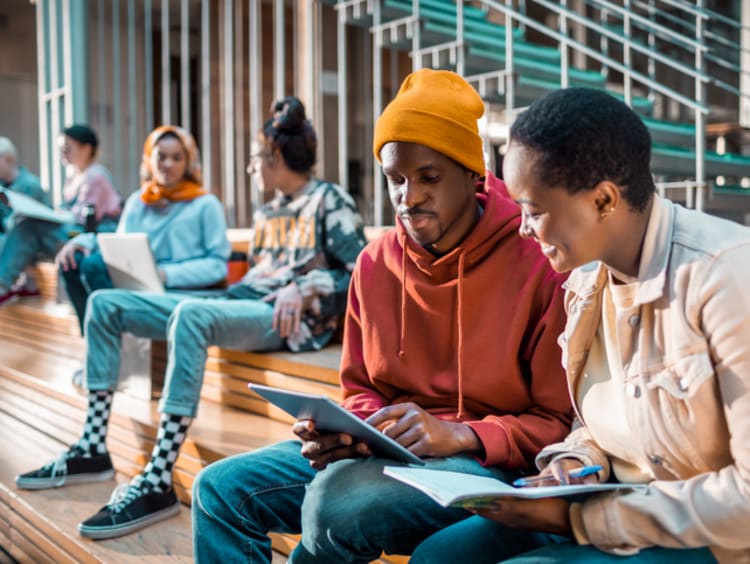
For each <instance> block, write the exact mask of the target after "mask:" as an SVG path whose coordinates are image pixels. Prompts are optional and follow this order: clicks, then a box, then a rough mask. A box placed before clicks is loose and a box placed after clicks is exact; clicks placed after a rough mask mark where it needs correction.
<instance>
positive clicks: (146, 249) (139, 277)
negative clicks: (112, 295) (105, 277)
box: [96, 233, 164, 294]
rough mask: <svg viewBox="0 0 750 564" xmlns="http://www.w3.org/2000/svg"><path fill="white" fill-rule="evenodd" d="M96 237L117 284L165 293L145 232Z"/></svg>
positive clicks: (116, 285) (129, 288)
mask: <svg viewBox="0 0 750 564" xmlns="http://www.w3.org/2000/svg"><path fill="white" fill-rule="evenodd" d="M96 239H97V241H98V243H99V251H100V252H101V253H102V258H103V259H104V262H105V264H106V265H107V270H108V271H109V276H110V278H112V285H113V286H114V287H115V288H122V289H124V290H138V291H143V292H155V293H158V294H163V293H164V284H163V283H162V281H161V278H159V269H158V267H157V266H156V260H155V259H154V254H153V253H152V252H151V246H150V245H149V243H148V235H147V234H146V233H99V234H98V235H97V236H96Z"/></svg>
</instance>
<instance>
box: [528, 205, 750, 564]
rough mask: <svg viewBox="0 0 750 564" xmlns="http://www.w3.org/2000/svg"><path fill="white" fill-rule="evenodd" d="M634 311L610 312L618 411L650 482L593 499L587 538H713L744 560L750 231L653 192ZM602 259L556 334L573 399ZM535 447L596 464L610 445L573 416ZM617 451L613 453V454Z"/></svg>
mask: <svg viewBox="0 0 750 564" xmlns="http://www.w3.org/2000/svg"><path fill="white" fill-rule="evenodd" d="M642 257H643V259H642V261H643V262H642V264H641V266H640V272H639V276H638V279H639V286H638V289H637V292H636V299H635V303H634V306H633V309H632V311H629V312H627V315H625V316H621V317H620V318H619V319H618V320H617V324H618V333H619V335H620V341H621V347H622V350H621V356H622V358H621V361H622V366H623V370H624V372H625V379H626V386H625V394H626V414H627V418H628V423H629V425H630V428H631V429H633V431H634V434H635V435H637V437H638V441H637V442H634V443H633V444H632V448H633V449H637V450H638V451H640V452H641V453H642V454H644V455H645V456H646V457H647V458H648V460H649V463H650V468H651V471H652V472H653V475H654V476H655V477H656V480H655V481H653V482H651V483H650V484H649V486H648V487H647V488H646V489H645V490H643V491H639V492H631V493H627V494H621V495H617V494H612V495H610V494H602V495H597V496H593V497H590V498H588V499H587V500H586V501H585V502H584V503H583V506H582V511H581V516H582V521H583V528H584V529H585V535H586V536H587V537H588V539H589V540H590V542H591V543H592V544H594V545H595V546H597V547H599V548H600V549H602V550H606V551H608V552H614V553H619V554H628V553H630V554H632V553H635V552H637V551H638V549H639V548H645V547H651V546H664V547H701V546H708V547H710V548H711V550H712V551H713V553H714V555H715V556H716V557H717V558H718V559H719V560H720V561H721V562H732V563H734V562H750V229H747V228H745V227H742V226H740V225H737V224H734V223H731V222H728V221H724V220H720V219H718V218H715V217H711V216H708V215H705V214H702V213H700V212H696V211H693V210H686V209H685V208H683V207H680V206H677V205H675V204H673V203H671V202H670V201H668V200H665V199H663V198H660V197H656V199H655V201H654V206H653V210H652V212H651V217H650V220H649V226H648V229H647V233H646V237H645V240H644V249H643V253H642ZM607 274H608V273H607V269H606V267H604V266H603V265H601V264H600V263H592V264H590V265H586V266H584V267H581V268H579V269H576V270H575V271H574V272H573V273H572V274H571V276H570V278H569V279H568V281H567V282H566V284H565V288H566V297H565V301H566V311H567V314H568V321H567V325H566V328H565V332H564V333H563V334H562V335H561V336H560V340H559V342H560V345H561V347H562V350H563V363H564V365H565V367H566V370H567V376H568V386H569V390H570V392H571V396H572V397H573V398H575V397H576V393H575V392H576V390H577V386H578V384H579V382H580V381H581V378H582V377H583V376H582V374H583V368H584V366H585V364H586V358H587V354H588V350H589V347H590V346H591V342H592V340H593V338H594V336H595V333H596V330H597V327H598V324H599V322H600V320H601V304H602V289H603V287H604V285H605V283H606V280H607ZM576 411H577V416H578V422H577V425H576V426H575V427H574V430H573V431H572V432H571V434H570V435H569V436H568V438H567V439H566V440H565V441H564V442H562V443H557V444H554V445H550V446H548V447H547V448H545V449H544V450H542V452H541V453H540V454H539V456H538V458H537V464H538V466H539V467H540V468H541V467H544V466H545V465H546V464H548V463H549V461H550V460H552V459H553V458H554V457H556V456H560V455H563V454H567V455H572V456H574V457H576V458H580V459H581V460H583V461H584V462H586V463H588V464H601V465H602V466H603V468H604V470H603V472H602V475H601V476H600V477H601V478H602V479H603V480H606V479H608V477H609V471H610V465H609V461H608V453H607V452H604V451H603V450H601V449H600V448H599V447H598V445H597V443H596V442H595V441H594V439H593V437H592V435H591V433H590V432H589V430H588V428H587V427H586V421H583V420H582V419H581V416H580V413H578V407H577V406H576ZM611 454H617V453H611Z"/></svg>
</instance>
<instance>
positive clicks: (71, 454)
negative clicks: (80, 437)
mask: <svg viewBox="0 0 750 564" xmlns="http://www.w3.org/2000/svg"><path fill="white" fill-rule="evenodd" d="M82 455H83V450H82V449H81V447H79V446H78V445H73V446H72V447H70V448H69V449H68V450H66V451H65V452H63V453H61V454H60V456H58V457H57V458H55V459H54V460H50V461H49V462H48V463H47V464H45V465H44V466H43V467H42V470H49V472H50V479H54V478H59V479H60V482H59V483H58V485H62V484H64V483H65V476H67V475H68V460H69V459H71V458H77V457H79V456H82Z"/></svg>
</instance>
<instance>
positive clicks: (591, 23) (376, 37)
mask: <svg viewBox="0 0 750 564" xmlns="http://www.w3.org/2000/svg"><path fill="white" fill-rule="evenodd" d="M355 2H356V3H358V4H359V5H360V6H362V9H363V10H368V13H369V14H371V15H372V17H373V20H372V23H373V26H372V28H371V29H372V35H373V107H372V111H373V119H377V116H378V115H379V114H380V112H381V111H382V105H383V104H382V78H381V76H380V73H381V69H380V65H381V61H380V58H379V56H380V55H379V54H380V51H381V49H383V48H385V47H387V41H386V40H385V39H387V38H388V37H389V35H388V34H391V33H392V34H396V33H397V31H396V27H397V26H403V25H404V21H406V20H408V22H409V26H410V27H409V29H408V30H407V31H406V35H407V36H408V37H409V38H410V39H411V56H412V66H413V68H414V69H417V68H419V67H420V66H422V65H423V64H428V65H432V66H446V65H447V66H450V67H452V68H453V69H454V70H456V72H458V73H459V74H463V75H465V74H466V73H465V64H466V53H467V51H468V49H469V47H470V44H471V42H470V41H467V40H466V38H465V34H464V31H465V29H466V20H465V15H464V13H463V2H461V1H459V2H457V4H456V12H455V22H456V23H455V38H454V39H453V40H451V41H446V42H444V43H440V44H437V45H424V44H422V42H421V36H420V30H421V23H420V22H421V21H422V18H421V16H420V12H419V2H418V0H413V6H414V8H413V13H412V14H411V17H407V18H401V19H400V20H395V19H394V20H392V21H383V19H382V17H381V16H380V6H381V3H380V2H376V1H373V0H359V2H357V0H349V1H348V2H346V4H343V3H342V4H339V5H338V6H337V9H339V10H340V12H339V14H340V16H342V13H343V10H344V9H345V8H344V6H346V9H351V6H352V4H353V3H355ZM365 2H366V4H365ZM480 4H481V6H482V8H483V9H485V10H487V11H488V13H489V14H490V16H499V17H491V18H490V19H492V20H493V21H498V20H500V21H503V22H504V26H505V35H504V40H498V42H497V48H498V50H501V52H503V53H504V54H505V58H504V62H503V63H498V68H497V69H496V70H494V71H487V72H483V73H481V74H477V75H476V76H467V79H469V80H470V82H472V84H474V85H475V86H476V87H477V89H478V90H479V91H480V94H482V95H483V96H484V97H487V96H488V95H489V94H490V92H491V93H492V94H495V95H497V96H498V97H501V98H502V100H503V103H504V109H505V115H506V119H507V120H508V121H510V120H512V119H513V117H514V115H515V113H516V112H515V110H516V107H517V102H516V88H517V83H518V78H519V74H518V72H516V69H515V65H514V60H515V57H514V51H515V49H514V42H515V41H516V40H515V39H514V33H513V31H514V30H515V29H523V30H524V32H525V31H527V30H532V31H534V32H535V33H537V34H540V35H542V36H543V37H545V38H546V39H547V40H549V41H552V42H554V43H555V44H557V45H558V49H559V51H560V87H567V86H568V85H569V84H570V73H571V70H573V69H574V68H575V67H574V66H573V65H572V63H571V61H573V60H575V61H581V60H584V61H592V62H593V65H598V68H599V70H600V71H601V73H602V74H603V75H604V76H605V78H609V77H610V76H611V71H617V72H618V73H620V75H621V77H622V78H621V82H619V83H618V84H617V85H615V84H613V82H612V80H611V78H610V79H609V82H608V84H607V87H608V88H613V87H614V88H617V87H618V86H619V87H620V88H621V89H622V95H623V98H624V100H625V102H626V103H628V104H632V103H633V100H634V98H635V96H637V95H643V96H646V97H648V99H649V100H651V101H652V102H653V101H654V100H656V99H657V98H659V99H660V100H661V102H662V104H661V105H662V106H665V105H666V104H672V105H674V104H677V105H678V106H679V107H680V108H682V110H681V114H689V115H690V116H691V121H692V122H693V124H694V129H695V136H694V143H695V167H694V171H693V177H692V178H688V179H682V180H679V179H678V180H675V179H672V178H669V179H664V182H662V183H660V185H659V188H660V190H662V191H663V190H671V189H674V188H677V187H680V188H681V189H684V190H685V193H686V204H687V205H688V206H689V207H692V206H694V207H696V208H699V209H702V208H703V205H704V199H705V194H706V188H707V183H706V174H705V152H706V136H705V126H706V121H707V116H708V114H709V113H710V108H709V106H708V103H707V97H706V89H707V87H708V86H712V87H715V88H718V89H720V90H723V91H725V92H727V93H729V94H731V95H733V96H736V97H737V98H738V100H739V102H740V103H745V102H747V101H748V100H750V93H749V92H748V89H750V88H747V87H746V88H744V89H743V85H742V78H743V77H744V76H745V75H747V73H748V71H747V70H746V69H745V70H743V69H742V68H741V66H740V60H739V59H740V55H742V54H745V53H747V52H748V49H746V48H742V47H741V46H740V40H741V38H740V35H741V33H742V32H743V30H747V29H748V26H743V25H742V24H741V23H740V22H737V21H734V20H733V19H732V18H728V17H726V16H723V15H722V14H718V13H716V12H714V11H711V10H708V9H706V8H705V7H704V0H696V2H695V4H690V3H687V2H684V1H676V0H622V1H621V2H620V3H615V2H613V1H610V0H579V2H578V8H579V9H577V10H576V9H572V8H570V7H568V2H567V0H566V1H562V2H552V1H549V0H523V2H517V1H516V2H514V1H513V0H481V2H480ZM581 5H583V6H584V7H586V8H587V10H583V9H580V8H581ZM532 7H533V8H536V12H538V11H539V9H540V8H541V9H542V10H543V11H546V12H547V13H549V14H552V15H554V16H555V18H556V20H557V26H556V27H550V26H549V25H545V23H543V22H541V21H539V20H538V19H535V18H531V17H529V16H528V15H527V13H528V12H529V10H530V8H532ZM402 20H403V21H402ZM613 20H614V25H613ZM345 24H346V18H345V17H340V25H345ZM572 35H575V36H572ZM579 37H584V38H587V39H584V40H579V39H577V38H579ZM595 38H600V41H601V43H600V49H596V48H594V47H593V46H592V44H591V40H592V39H595ZM665 46H668V49H667V48H665ZM615 47H616V48H615ZM340 48H341V47H340ZM666 51H668V52H669V53H670V54H669V55H666V54H665V52H666ZM614 52H617V53H619V56H617V57H615V56H613V55H612V54H610V53H614ZM675 53H678V55H675ZM637 61H639V62H643V61H645V62H643V64H640V65H639V64H636V62H637ZM712 65H713V66H716V67H718V68H721V69H724V70H725V71H726V72H728V73H729V74H731V75H732V76H733V77H736V78H737V81H736V83H734V82H733V81H731V80H726V79H724V78H720V77H719V76H717V73H712V72H709V66H712ZM657 70H660V71H661V73H662V74H665V70H666V73H668V74H669V75H670V76H671V77H674V76H677V77H679V79H678V80H671V81H665V80H661V79H660V78H659V76H658V74H659V73H658V72H657ZM339 72H345V71H342V69H339ZM749 82H750V81H749ZM684 83H689V84H691V85H692V86H691V87H690V88H689V90H685V89H684V88H681V87H680V85H681V84H684ZM509 125H510V124H509V123H507V124H506V126H509ZM339 134H340V136H341V138H340V140H339V145H340V146H345V145H346V139H345V137H344V136H345V135H346V131H344V130H340V132H339ZM373 182H374V188H373V194H374V198H375V203H374V209H375V223H376V224H381V223H382V193H383V190H382V175H381V174H380V171H379V170H378V168H377V167H373Z"/></svg>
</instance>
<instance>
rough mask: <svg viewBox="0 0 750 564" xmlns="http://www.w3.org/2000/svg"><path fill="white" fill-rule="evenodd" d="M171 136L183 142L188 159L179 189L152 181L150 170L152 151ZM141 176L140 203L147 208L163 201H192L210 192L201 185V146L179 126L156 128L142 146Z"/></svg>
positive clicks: (152, 176)
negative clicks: (167, 136)
mask: <svg viewBox="0 0 750 564" xmlns="http://www.w3.org/2000/svg"><path fill="white" fill-rule="evenodd" d="M166 133H172V134H173V135H175V136H176V137H177V138H178V139H179V140H180V143H182V146H183V147H184V148H185V154H186V156H187V168H186V169H185V177H184V178H183V179H182V180H181V181H180V183H179V184H177V185H176V186H171V187H169V188H167V187H166V186H163V185H161V184H159V183H157V182H156V181H155V180H154V179H153V178H154V174H153V170H152V169H151V151H153V150H154V147H155V146H156V144H157V143H158V142H159V139H161V138H162V137H163V136H164V134H166ZM141 177H142V178H143V180H144V182H143V184H142V185H141V200H143V202H144V203H146V204H147V205H154V204H158V203H160V202H163V201H164V200H168V201H170V202H175V201H181V200H193V199H195V198H198V197H200V196H203V195H205V194H208V192H207V191H206V190H205V189H204V188H203V186H201V163H200V154H199V153H198V146H197V145H196V144H195V139H193V136H192V135H190V133H188V132H187V131H185V130H184V129H182V128H181V127H177V126H176V125H161V126H159V127H157V128H156V129H154V130H153V131H152V132H151V133H150V134H149V136H148V137H147V138H146V142H145V143H144V144H143V159H142V161H141Z"/></svg>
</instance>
